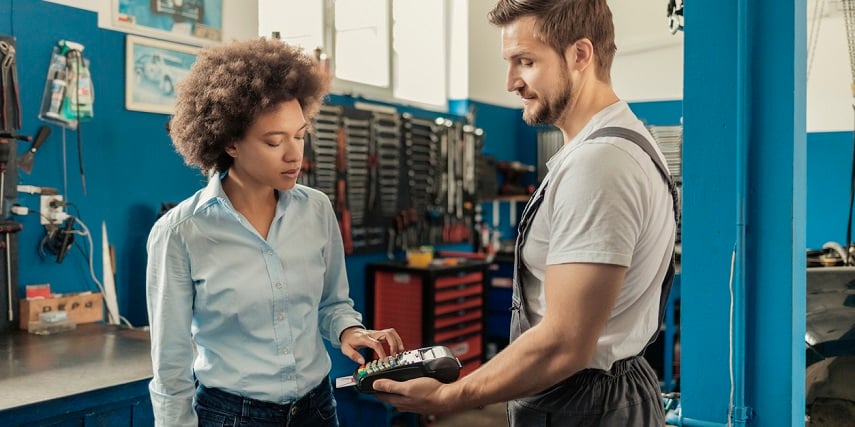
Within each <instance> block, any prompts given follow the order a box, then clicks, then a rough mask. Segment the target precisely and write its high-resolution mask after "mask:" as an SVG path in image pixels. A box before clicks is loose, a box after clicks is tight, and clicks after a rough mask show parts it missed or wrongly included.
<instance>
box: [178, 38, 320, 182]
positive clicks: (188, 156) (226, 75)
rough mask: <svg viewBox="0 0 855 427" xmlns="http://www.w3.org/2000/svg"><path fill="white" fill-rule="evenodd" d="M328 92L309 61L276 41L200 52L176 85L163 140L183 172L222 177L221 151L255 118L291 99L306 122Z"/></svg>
mask: <svg viewBox="0 0 855 427" xmlns="http://www.w3.org/2000/svg"><path fill="white" fill-rule="evenodd" d="M328 88H329V79H328V78H327V76H326V75H324V74H323V73H322V72H321V71H320V69H319V67H318V66H317V63H316V62H315V60H314V59H313V58H312V57H310V56H309V55H307V54H306V53H305V52H304V51H303V50H302V49H300V48H298V47H294V46H289V45H287V44H285V43H283V42H282V41H280V40H266V39H264V38H261V39H256V40H246V41H237V42H232V43H229V44H225V45H220V46H214V47H210V48H207V49H203V50H202V51H201V52H200V53H199V55H198V57H197V59H196V62H195V63H194V64H193V67H192V68H191V69H190V73H189V74H188V75H187V78H185V79H184V80H183V81H182V82H181V83H179V85H178V90H179V92H178V100H177V102H176V105H175V115H174V116H173V117H172V120H171V121H170V123H169V125H168V129H169V135H170V136H171V137H172V144H173V145H174V146H175V150H176V151H178V153H179V154H181V156H182V157H183V158H184V163H186V164H187V165H188V166H192V167H198V168H199V169H201V170H202V171H203V172H205V173H210V172H212V171H216V172H220V173H221V172H225V171H227V170H228V169H229V167H231V165H232V162H233V159H232V157H231V156H229V155H228V154H226V151H225V148H226V147H227V146H228V145H229V144H232V143H234V142H236V141H239V140H241V139H242V138H243V137H244V136H245V133H246V131H247V129H249V127H250V126H251V125H252V124H253V122H254V121H255V119H256V118H257V117H258V116H259V115H261V114H264V113H266V112H268V111H270V110H272V109H273V108H274V107H275V106H276V105H279V104H280V103H282V102H285V101H291V100H294V99H296V100H297V101H298V102H299V103H300V106H301V107H302V108H303V114H304V115H305V116H306V120H311V118H312V117H314V115H315V114H317V112H318V110H319V109H320V106H321V101H322V100H323V97H324V95H326V93H327V90H328Z"/></svg>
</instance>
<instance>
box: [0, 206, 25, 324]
mask: <svg viewBox="0 0 855 427" xmlns="http://www.w3.org/2000/svg"><path fill="white" fill-rule="evenodd" d="M23 229H24V227H23V226H22V225H21V224H20V223H17V222H4V223H0V233H2V234H5V241H4V242H3V243H2V245H3V251H4V252H5V253H6V286H7V289H6V291H7V299H8V300H7V303H8V306H9V322H12V321H13V320H14V317H15V311H14V305H13V302H14V297H13V292H14V291H15V290H16V289H17V281H16V282H14V283H13V282H12V278H13V277H14V276H13V274H12V265H13V263H12V239H11V237H10V236H11V234H12V233H17V232H19V231H21V230H23ZM16 274H17V272H16Z"/></svg>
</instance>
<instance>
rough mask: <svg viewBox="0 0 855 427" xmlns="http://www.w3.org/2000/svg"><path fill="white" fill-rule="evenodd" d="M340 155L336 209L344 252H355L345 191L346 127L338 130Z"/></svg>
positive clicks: (338, 160)
mask: <svg viewBox="0 0 855 427" xmlns="http://www.w3.org/2000/svg"><path fill="white" fill-rule="evenodd" d="M337 145H338V156H337V158H336V166H337V169H338V182H337V183H336V193H337V194H336V197H335V200H336V211H338V214H339V220H338V226H339V228H341V239H342V243H343V244H344V253H345V254H352V253H353V235H352V234H351V230H350V227H351V224H350V209H349V208H348V206H347V194H346V192H345V189H346V186H347V183H346V182H345V176H346V175H345V172H346V169H345V168H346V164H347V152H346V150H345V133H344V127H341V128H339V130H338V144H337Z"/></svg>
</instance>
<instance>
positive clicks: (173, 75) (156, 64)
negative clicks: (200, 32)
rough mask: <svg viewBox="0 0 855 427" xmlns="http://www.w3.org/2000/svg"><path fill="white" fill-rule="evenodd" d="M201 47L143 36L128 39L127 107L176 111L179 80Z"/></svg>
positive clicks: (168, 111)
mask: <svg viewBox="0 0 855 427" xmlns="http://www.w3.org/2000/svg"><path fill="white" fill-rule="evenodd" d="M199 50H200V48H199V47H198V46H189V45H183V44H178V43H171V42H166V41H163V40H157V39H150V38H145V37H139V36H132V35H128V36H126V40H125V108H127V109H128V110H131V111H144V112H149V113H161V114H172V113H173V112H174V111H175V101H176V96H177V87H178V83H179V82H180V81H181V80H183V79H184V77H186V76H187V73H189V72H190V67H191V66H192V65H193V63H194V62H195V61H196V55H197V54H198V52H199Z"/></svg>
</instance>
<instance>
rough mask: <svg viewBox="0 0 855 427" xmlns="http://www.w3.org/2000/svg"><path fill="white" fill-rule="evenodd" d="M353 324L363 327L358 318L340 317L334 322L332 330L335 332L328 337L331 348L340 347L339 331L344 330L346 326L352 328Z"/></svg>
mask: <svg viewBox="0 0 855 427" xmlns="http://www.w3.org/2000/svg"><path fill="white" fill-rule="evenodd" d="M354 326H359V327H360V328H362V329H365V325H363V324H362V322H360V321H359V320H358V319H342V320H339V321H338V322H336V324H335V327H333V331H336V333H335V334H334V335H333V336H332V337H330V338H332V339H330V344H332V346H333V348H340V347H341V333H342V332H344V330H345V329H347V328H352V327H354Z"/></svg>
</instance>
